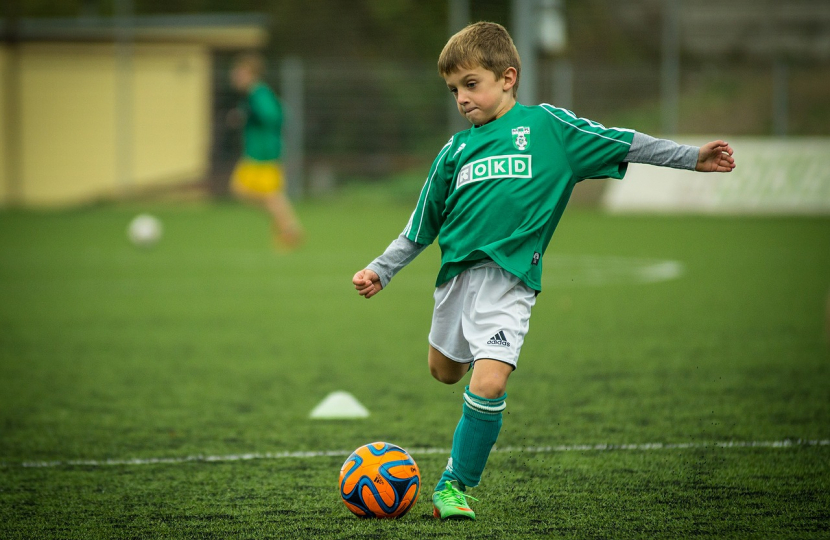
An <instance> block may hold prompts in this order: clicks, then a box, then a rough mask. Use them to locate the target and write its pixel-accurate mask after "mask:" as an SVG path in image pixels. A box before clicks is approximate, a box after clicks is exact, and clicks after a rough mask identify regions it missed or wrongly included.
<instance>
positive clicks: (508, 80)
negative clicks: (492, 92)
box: [502, 67, 518, 92]
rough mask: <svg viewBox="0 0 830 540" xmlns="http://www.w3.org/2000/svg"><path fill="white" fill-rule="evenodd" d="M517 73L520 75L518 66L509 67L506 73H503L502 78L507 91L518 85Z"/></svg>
mask: <svg viewBox="0 0 830 540" xmlns="http://www.w3.org/2000/svg"><path fill="white" fill-rule="evenodd" d="M517 75H518V72H517V71H516V68H514V67H509V68H507V69H505V70H504V73H502V80H503V81H504V83H503V85H504V86H503V88H504V91H505V92H506V91H508V90H510V89H511V88H513V87H514V86H515V85H516V77H517Z"/></svg>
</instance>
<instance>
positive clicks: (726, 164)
mask: <svg viewBox="0 0 830 540" xmlns="http://www.w3.org/2000/svg"><path fill="white" fill-rule="evenodd" d="M623 161H626V162H628V163H645V164H648V165H657V166H659V167H671V168H673V169H686V170H689V171H698V172H731V171H732V169H734V168H735V159H734V158H733V157H732V147H731V146H729V144H727V143H726V142H724V141H712V142H710V143H706V144H704V145H703V146H701V147H700V148H698V147H697V146H689V145H686V144H678V143H676V142H674V141H671V140H668V139H656V138H654V137H652V136H651V135H646V134H645V133H640V132H637V131H635V132H634V137H633V139H632V140H631V147H630V148H629V150H628V155H627V156H626V158H625V159H624V160H623Z"/></svg>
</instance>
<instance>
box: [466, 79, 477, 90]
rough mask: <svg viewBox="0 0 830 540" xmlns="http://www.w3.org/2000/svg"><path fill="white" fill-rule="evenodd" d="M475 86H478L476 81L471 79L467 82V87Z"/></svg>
mask: <svg viewBox="0 0 830 540" xmlns="http://www.w3.org/2000/svg"><path fill="white" fill-rule="evenodd" d="M475 87H476V83H475V82H473V81H470V82H468V83H467V88H475Z"/></svg>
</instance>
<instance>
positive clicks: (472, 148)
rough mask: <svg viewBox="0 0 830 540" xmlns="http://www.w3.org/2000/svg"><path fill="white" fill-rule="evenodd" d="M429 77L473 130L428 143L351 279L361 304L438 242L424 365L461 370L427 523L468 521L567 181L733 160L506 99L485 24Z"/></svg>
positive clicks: (504, 69) (465, 35) (500, 43)
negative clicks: (414, 197) (416, 179)
mask: <svg viewBox="0 0 830 540" xmlns="http://www.w3.org/2000/svg"><path fill="white" fill-rule="evenodd" d="M438 71H439V73H440V74H441V76H442V77H443V78H444V80H445V81H446V84H447V87H448V88H449V90H450V92H451V93H452V95H453V97H454V98H455V101H456V103H457V105H458V111H459V112H460V113H461V114H462V115H464V117H466V118H467V119H468V120H469V121H470V123H471V124H473V127H472V128H471V129H468V130H466V131H462V132H460V133H457V134H456V135H455V136H453V137H452V138H451V139H450V141H449V142H448V143H447V144H446V145H445V146H444V147H443V148H442V149H441V151H440V152H439V153H438V157H437V158H436V159H435V162H434V163H433V165H432V167H431V169H430V171H429V175H428V176H427V179H426V183H425V184H424V187H423V189H422V191H421V195H420V198H419V200H418V204H417V206H416V207H415V211H414V212H413V213H412V216H411V217H410V219H409V223H408V224H407V225H406V228H405V229H404V231H403V233H401V235H400V236H399V237H398V238H397V239H396V240H394V241H393V242H392V244H391V245H390V246H389V247H388V248H387V249H386V251H385V252H384V253H383V254H382V255H381V256H380V257H378V258H377V259H375V260H374V261H372V263H370V264H369V266H368V267H367V268H366V269H364V270H361V271H359V272H357V273H356V274H355V275H354V278H353V279H352V282H353V284H354V286H355V288H356V289H357V291H358V292H359V293H360V295H361V296H364V297H365V298H371V297H372V296H374V295H375V294H377V293H378V292H380V291H381V290H382V289H383V288H384V287H386V286H387V285H388V284H389V281H390V280H391V279H392V277H393V276H394V275H395V273H397V272H398V271H399V270H400V269H401V268H403V267H404V266H405V265H406V264H408V263H409V262H410V261H412V260H413V259H414V258H415V257H416V256H417V255H418V254H419V253H421V251H423V250H424V248H426V247H427V245H429V244H430V243H432V242H433V241H434V240H435V239H436V238H438V243H439V245H440V247H441V269H440V270H439V272H438V279H437V282H436V287H437V288H436V290H435V295H434V296H435V309H434V311H433V316H432V327H431V330H430V333H429V356H428V363H429V369H430V372H431V374H432V376H433V377H434V378H436V379H437V380H439V381H441V382H443V383H446V384H454V383H456V382H458V381H460V380H461V378H462V377H463V376H464V375H465V374H466V373H467V371H468V370H472V376H471V378H470V384H469V386H467V387H466V389H465V392H464V399H463V408H462V415H461V420H460V421H459V423H458V426H457V427H456V429H455V434H454V435H453V441H452V451H451V454H450V459H449V462H448V464H447V467H446V470H445V471H444V473H443V475H442V476H441V479H440V481H439V482H438V485H437V486H436V488H435V490H434V492H433V504H434V515H435V516H436V517H440V518H441V519H447V518H462V519H464V518H466V519H475V513H474V512H473V511H472V510H471V509H470V508H469V506H468V505H467V503H466V502H465V498H466V497H468V496H467V495H465V493H464V491H465V490H466V488H468V487H475V486H476V485H478V483H479V480H480V479H481V473H482V471H483V470H484V466H485V464H486V463H487V458H488V456H489V454H490V449H491V448H492V446H493V444H494V443H495V442H496V438H497V437H498V434H499V431H500V429H501V423H502V412H503V411H504V409H505V407H506V403H505V400H506V398H507V394H506V393H505V389H506V387H507V379H508V377H509V376H510V373H511V372H512V371H513V370H514V369H515V368H516V362H517V360H518V358H519V352H520V350H521V348H522V343H523V341H524V337H525V335H526V334H527V331H528V322H529V319H530V311H531V308H532V307H533V305H534V303H535V302H536V295H537V294H538V293H539V291H541V289H542V279H541V278H542V256H543V255H544V253H545V249H546V248H547V246H548V243H549V242H550V239H551V235H552V234H553V231H554V229H555V228H556V225H557V223H558V222H559V219H560V217H561V216H562V212H563V211H564V210H565V205H566V204H567V202H568V198H569V197H570V194H571V191H572V190H573V188H574V185H575V184H576V183H577V182H579V181H581V180H583V179H585V178H600V177H611V178H618V179H621V178H622V177H623V176H624V175H625V172H626V167H627V164H628V163H650V164H653V165H662V166H668V167H676V168H684V169H690V170H697V171H702V172H729V171H731V170H732V169H733V168H734V167H735V162H734V160H733V159H732V148H730V147H729V145H728V144H726V143H725V142H723V141H714V142H711V143H708V144H706V145H704V146H703V147H701V148H696V147H691V146H681V145H678V144H676V143H674V142H671V141H666V140H659V139H654V138H652V137H649V136H648V135H643V134H641V133H636V132H634V131H632V130H625V129H618V128H606V127H604V126H602V125H600V124H598V123H596V122H591V121H590V120H585V119H582V118H577V117H576V116H574V115H573V113H571V112H570V111H566V110H564V109H558V108H556V107H553V106H551V105H547V104H543V105H540V106H535V107H527V106H524V105H521V104H519V103H517V102H516V90H517V88H518V84H519V75H520V72H521V62H520V60H519V55H518V53H517V52H516V48H515V46H514V45H513V41H512V40H511V38H510V35H509V34H508V33H507V31H506V30H505V29H504V28H503V27H502V26H500V25H498V24H495V23H486V22H481V23H476V24H472V25H470V26H468V27H466V28H465V29H463V30H462V31H460V32H459V33H457V34H456V35H454V36H453V37H452V38H451V39H450V40H449V42H448V43H447V44H446V46H445V47H444V50H443V51H442V52H441V55H440V57H439V59H438ZM473 365H474V369H473Z"/></svg>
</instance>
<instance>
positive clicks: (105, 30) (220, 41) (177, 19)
mask: <svg viewBox="0 0 830 540" xmlns="http://www.w3.org/2000/svg"><path fill="white" fill-rule="evenodd" d="M8 23H9V21H7V20H3V19H0V39H2V40H3V41H23V42H27V41H75V42H107V41H117V40H129V41H136V42H140V43H171V42H173V43H199V44H204V45H208V46H210V47H213V48H216V49H244V48H260V47H263V46H264V45H265V44H266V42H267V41H268V23H269V18H268V16H267V15H263V14H258V13H227V14H225V13H222V14H201V15H136V16H130V17H97V16H93V17H90V16H82V17H72V18H38V19H29V18H22V19H19V21H18V23H17V26H16V28H15V27H13V26H12V25H10V24H8Z"/></svg>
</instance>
